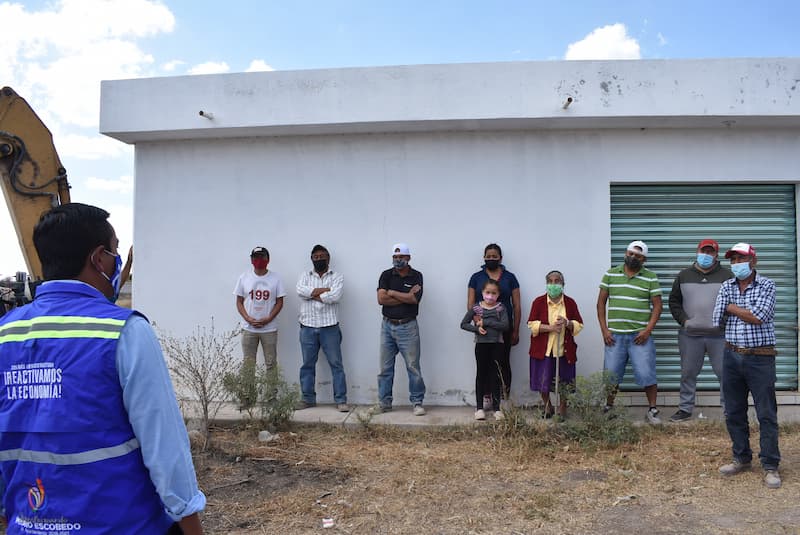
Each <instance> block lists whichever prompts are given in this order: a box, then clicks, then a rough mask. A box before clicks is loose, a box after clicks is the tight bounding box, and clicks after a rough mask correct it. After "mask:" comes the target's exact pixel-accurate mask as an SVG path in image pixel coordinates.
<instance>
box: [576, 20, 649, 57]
mask: <svg viewBox="0 0 800 535" xmlns="http://www.w3.org/2000/svg"><path fill="white" fill-rule="evenodd" d="M641 57H642V56H641V51H640V49H639V43H638V42H637V41H636V39H634V38H633V37H630V36H629V35H628V30H627V29H626V28H625V25H624V24H619V23H617V24H610V25H608V26H603V27H602V28H595V29H594V30H592V32H591V33H590V34H589V35H587V36H586V37H584V38H583V39H581V40H580V41H577V42H575V43H572V44H570V45H569V46H567V53H566V54H564V59H640V58H641Z"/></svg>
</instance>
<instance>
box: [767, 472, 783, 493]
mask: <svg viewBox="0 0 800 535" xmlns="http://www.w3.org/2000/svg"><path fill="white" fill-rule="evenodd" d="M764 484H765V485H766V486H767V488H769V489H779V488H781V475H780V474H779V473H778V471H777V470H767V471H765V472H764Z"/></svg>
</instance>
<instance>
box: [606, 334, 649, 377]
mask: <svg viewBox="0 0 800 535" xmlns="http://www.w3.org/2000/svg"><path fill="white" fill-rule="evenodd" d="M611 334H613V336H614V345H612V346H605V353H604V355H603V367H604V368H605V369H606V370H608V371H609V372H611V374H612V375H613V376H614V377H613V379H612V380H613V381H614V382H615V384H618V383H619V382H620V381H622V378H623V377H624V376H625V365H626V364H628V359H629V358H630V361H631V364H632V365H633V376H634V378H635V379H636V384H637V385H639V386H641V387H647V386H652V385H654V384H656V383H657V382H658V379H656V344H655V342H653V337H652V336H650V337H648V338H647V341H646V342H645V343H643V344H641V345H639V344H635V343H634V342H633V339H634V338H636V336H637V335H638V334H639V333H630V334H619V333H611Z"/></svg>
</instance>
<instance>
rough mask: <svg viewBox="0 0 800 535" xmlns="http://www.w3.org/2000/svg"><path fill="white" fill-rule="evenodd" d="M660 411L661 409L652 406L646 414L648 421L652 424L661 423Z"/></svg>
mask: <svg viewBox="0 0 800 535" xmlns="http://www.w3.org/2000/svg"><path fill="white" fill-rule="evenodd" d="M660 413H661V411H659V410H658V409H657V408H655V407H650V408H649V409H647V414H646V415H645V418H646V419H647V423H649V424H650V425H661V418H659V417H658V415H659V414H660Z"/></svg>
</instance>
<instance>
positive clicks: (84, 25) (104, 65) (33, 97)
mask: <svg viewBox="0 0 800 535" xmlns="http://www.w3.org/2000/svg"><path fill="white" fill-rule="evenodd" d="M0 20H2V21H3V22H4V24H3V30H2V32H3V39H2V42H3V45H2V46H0V80H3V83H4V84H7V85H10V86H11V87H13V88H14V89H15V90H16V91H17V93H19V94H20V95H21V96H23V97H24V98H25V99H26V100H27V101H28V102H29V103H30V105H31V107H32V108H34V109H35V110H36V111H37V113H38V114H39V115H40V116H42V117H43V118H44V117H47V125H48V127H49V128H50V130H56V129H58V127H59V126H63V127H65V128H67V127H69V126H80V127H92V128H96V127H97V124H98V119H99V113H98V105H97V103H98V102H99V101H100V80H104V79H114V78H132V77H138V76H142V75H145V74H149V70H150V68H151V65H152V63H153V58H152V56H150V55H149V54H147V53H145V52H144V51H143V50H141V49H140V48H139V45H138V44H137V42H136V41H137V39H139V38H142V37H146V36H151V35H156V34H159V33H165V32H171V31H172V30H173V28H174V26H175V17H174V16H173V15H172V13H171V12H170V11H169V9H168V8H167V7H166V6H164V5H163V4H161V3H160V2H157V1H152V0H60V1H58V2H56V3H54V4H46V7H44V8H42V9H41V10H39V11H34V10H31V11H29V10H27V9H26V8H25V6H23V5H20V4H12V3H9V2H3V3H0Z"/></svg>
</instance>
